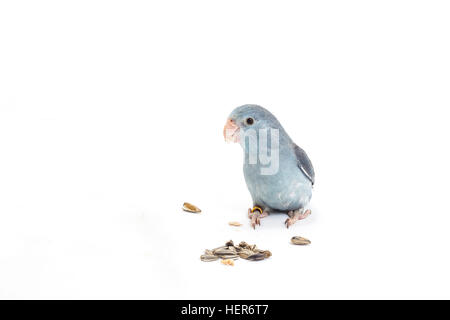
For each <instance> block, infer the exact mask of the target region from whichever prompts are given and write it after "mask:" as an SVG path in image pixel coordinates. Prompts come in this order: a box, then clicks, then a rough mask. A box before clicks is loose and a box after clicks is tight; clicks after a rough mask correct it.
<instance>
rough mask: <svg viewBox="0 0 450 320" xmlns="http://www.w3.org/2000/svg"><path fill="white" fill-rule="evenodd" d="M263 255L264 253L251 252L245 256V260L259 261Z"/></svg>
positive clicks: (263, 257)
mask: <svg viewBox="0 0 450 320" xmlns="http://www.w3.org/2000/svg"><path fill="white" fill-rule="evenodd" d="M265 257H266V256H265V255H264V253H261V252H258V253H255V254H252V255H251V256H249V257H248V258H247V260H250V261H260V260H264V259H265Z"/></svg>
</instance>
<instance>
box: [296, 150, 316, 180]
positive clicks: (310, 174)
mask: <svg viewBox="0 0 450 320" xmlns="http://www.w3.org/2000/svg"><path fill="white" fill-rule="evenodd" d="M294 151H295V155H296V157H297V163H298V167H299V168H300V170H302V172H303V173H304V174H305V175H306V177H307V178H308V179H309V180H310V181H311V183H312V184H313V185H314V182H315V173H314V168H313V165H312V163H311V160H309V158H308V155H307V154H306V152H305V151H304V150H303V149H302V148H300V147H299V146H298V145H296V144H295V143H294Z"/></svg>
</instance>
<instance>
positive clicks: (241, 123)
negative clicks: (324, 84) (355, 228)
mask: <svg viewBox="0 0 450 320" xmlns="http://www.w3.org/2000/svg"><path fill="white" fill-rule="evenodd" d="M223 135H224V138H225V141H226V142H233V143H239V144H240V145H241V146H242V148H243V151H244V165H243V169H244V178H245V182H246V184H247V188H248V190H249V192H250V195H251V197H252V200H253V206H252V208H249V209H248V217H249V219H250V224H251V226H252V227H253V229H255V227H256V226H257V225H261V219H262V218H264V217H267V216H268V215H269V214H271V213H274V212H277V213H285V214H287V215H288V217H287V219H286V221H285V225H286V227H287V228H289V227H290V226H292V225H293V224H294V223H295V222H296V221H298V220H302V219H305V218H307V217H308V216H309V215H310V214H311V210H310V209H306V207H307V205H308V204H309V202H310V200H311V196H312V190H313V186H314V183H315V172H314V168H313V165H312V162H311V160H310V159H309V157H308V155H307V154H306V152H305V151H304V150H303V149H302V148H300V147H299V146H298V145H296V144H295V143H294V142H293V141H292V139H291V138H290V137H289V135H288V134H287V132H286V131H285V130H284V128H283V126H282V125H281V123H280V122H279V121H278V120H277V118H276V117H275V116H274V115H273V114H272V113H271V112H270V111H268V110H267V109H265V108H263V107H261V106H259V105H255V104H246V105H242V106H240V107H237V108H235V109H234V110H233V111H232V112H231V113H230V115H229V116H228V118H227V120H226V123H225V126H224V128H223Z"/></svg>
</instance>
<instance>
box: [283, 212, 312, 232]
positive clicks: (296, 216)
mask: <svg viewBox="0 0 450 320" xmlns="http://www.w3.org/2000/svg"><path fill="white" fill-rule="evenodd" d="M310 214H311V210H309V209H308V210H303V209H299V210H294V211H289V212H288V216H289V218H287V219H286V221H285V222H284V224H285V225H286V228H289V227H290V226H292V225H293V224H294V223H296V222H297V221H298V220H303V219H305V218H307V217H308V216H309V215H310Z"/></svg>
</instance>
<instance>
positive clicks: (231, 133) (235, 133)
mask: <svg viewBox="0 0 450 320" xmlns="http://www.w3.org/2000/svg"><path fill="white" fill-rule="evenodd" d="M223 137H224V138H225V141H226V142H239V126H238V125H237V124H236V123H235V122H234V121H233V120H232V119H228V120H227V122H226V123H225V126H224V127H223Z"/></svg>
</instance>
